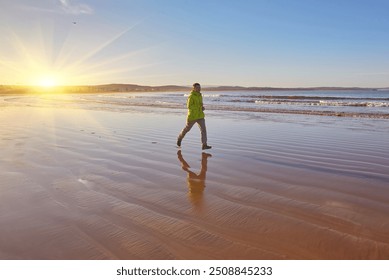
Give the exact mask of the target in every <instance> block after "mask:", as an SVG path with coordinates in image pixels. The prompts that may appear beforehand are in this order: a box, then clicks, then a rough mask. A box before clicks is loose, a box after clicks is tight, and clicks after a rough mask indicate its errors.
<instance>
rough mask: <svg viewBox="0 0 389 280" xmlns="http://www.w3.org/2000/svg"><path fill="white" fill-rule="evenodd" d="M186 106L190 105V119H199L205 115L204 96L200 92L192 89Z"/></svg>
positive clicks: (188, 118)
mask: <svg viewBox="0 0 389 280" xmlns="http://www.w3.org/2000/svg"><path fill="white" fill-rule="evenodd" d="M186 107H188V117H187V120H188V121H194V120H199V119H203V118H204V117H205V115H204V112H203V97H202V96H201V93H200V92H197V91H194V90H192V92H191V93H190V95H189V97H188V100H187V101H186Z"/></svg>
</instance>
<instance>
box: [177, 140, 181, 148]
mask: <svg viewBox="0 0 389 280" xmlns="http://www.w3.org/2000/svg"><path fill="white" fill-rule="evenodd" d="M177 146H178V147H181V140H180V139H177Z"/></svg>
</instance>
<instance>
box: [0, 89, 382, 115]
mask: <svg viewBox="0 0 389 280" xmlns="http://www.w3.org/2000/svg"><path fill="white" fill-rule="evenodd" d="M188 95H189V93H188V92H144V93H138V92H135V93H134V92H130V93H127V92H123V93H94V94H89V93H88V94H61V95H55V94H36V95H8V96H3V102H2V103H3V105H11V104H13V105H16V104H18V105H22V104H29V106H34V104H35V105H38V106H44V104H47V105H56V106H61V107H63V106H65V107H66V106H71V107H75V106H76V107H81V108H83V107H85V108H87V109H88V108H91V109H93V108H97V109H110V110H120V111H126V110H128V109H130V108H131V107H139V106H141V107H150V108H153V107H154V108H175V109H186V100H187V97H188ZM203 101H204V106H205V107H206V110H208V111H224V112H229V111H230V112H238V111H239V112H264V113H279V114H304V115H324V116H338V117H351V118H374V119H388V118H389V90H332V91H329V90H326V91H324V90H323V91H320V90H289V91H209V92H203Z"/></svg>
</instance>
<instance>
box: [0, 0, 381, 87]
mask: <svg viewBox="0 0 389 280" xmlns="http://www.w3.org/2000/svg"><path fill="white" fill-rule="evenodd" d="M0 5H1V6H0V7H1V9H0V34H1V44H0V84H12V85H42V86H53V85H57V84H61V85H97V84H108V83H129V84H140V85H173V84H174V85H191V84H193V83H194V82H199V83H201V84H202V85H208V86H212V85H214V86H217V85H229V86H260V87H261V86H263V87H266V86H270V87H318V86H343V87H389V16H388V15H389V1H387V0H365V1H361V0H240V1H227V0H224V1H222V0H163V1H162V0H93V1H92V0H0Z"/></svg>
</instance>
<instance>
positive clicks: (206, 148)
mask: <svg viewBox="0 0 389 280" xmlns="http://www.w3.org/2000/svg"><path fill="white" fill-rule="evenodd" d="M211 148H212V146H208V145H207V144H205V145H203V150H208V149H211Z"/></svg>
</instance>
